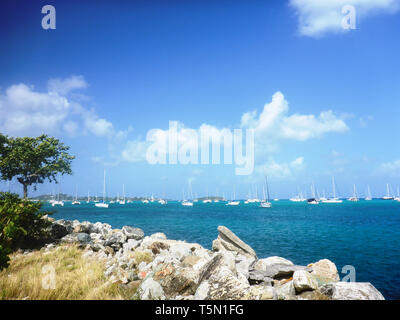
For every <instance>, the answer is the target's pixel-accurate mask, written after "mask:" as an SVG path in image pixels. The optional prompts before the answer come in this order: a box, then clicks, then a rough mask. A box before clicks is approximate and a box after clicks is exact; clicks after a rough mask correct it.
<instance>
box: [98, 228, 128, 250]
mask: <svg viewBox="0 0 400 320" xmlns="http://www.w3.org/2000/svg"><path fill="white" fill-rule="evenodd" d="M126 240H127V238H126V236H125V235H124V234H123V232H121V231H114V232H113V233H112V234H111V235H110V236H109V237H107V238H106V239H105V241H104V243H103V245H104V246H108V247H111V248H113V249H114V250H119V249H120V248H121V247H122V245H123V244H124V243H125V242H126Z"/></svg>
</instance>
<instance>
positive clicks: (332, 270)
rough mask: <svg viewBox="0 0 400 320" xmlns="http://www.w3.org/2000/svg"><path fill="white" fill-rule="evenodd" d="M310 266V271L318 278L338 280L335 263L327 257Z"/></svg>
mask: <svg viewBox="0 0 400 320" xmlns="http://www.w3.org/2000/svg"><path fill="white" fill-rule="evenodd" d="M310 266H311V268H312V272H311V273H312V274H313V275H315V276H317V277H319V278H322V279H326V280H333V281H339V280H340V278H339V273H338V270H337V268H336V265H335V264H334V263H333V262H332V261H330V260H328V259H322V260H319V261H318V262H315V263H312V264H311V265H310Z"/></svg>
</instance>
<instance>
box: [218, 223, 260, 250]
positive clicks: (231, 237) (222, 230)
mask: <svg viewBox="0 0 400 320" xmlns="http://www.w3.org/2000/svg"><path fill="white" fill-rule="evenodd" d="M218 231H219V234H218V238H217V239H216V240H214V241H213V250H214V251H221V250H227V251H233V252H235V253H238V254H242V255H245V256H250V257H256V253H255V251H254V250H253V249H252V248H251V247H250V246H249V245H248V244H246V243H244V242H243V241H242V240H240V239H239V238H238V237H237V236H236V235H235V234H234V233H233V232H232V231H231V230H229V229H228V228H227V227H224V226H219V227H218Z"/></svg>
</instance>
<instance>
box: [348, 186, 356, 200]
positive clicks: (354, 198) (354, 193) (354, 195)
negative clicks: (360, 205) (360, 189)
mask: <svg viewBox="0 0 400 320" xmlns="http://www.w3.org/2000/svg"><path fill="white" fill-rule="evenodd" d="M347 200H348V201H353V202H357V201H358V194H357V189H356V185H354V190H353V196H352V197H350V198H348V199H347Z"/></svg>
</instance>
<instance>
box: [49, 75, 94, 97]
mask: <svg viewBox="0 0 400 320" xmlns="http://www.w3.org/2000/svg"><path fill="white" fill-rule="evenodd" d="M87 86H88V84H87V82H86V80H85V78H84V77H83V76H71V77H69V78H65V79H60V78H55V79H50V80H49V81H48V82H47V88H48V90H49V92H56V93H59V94H61V95H67V94H68V93H69V92H70V91H72V90H76V89H86V88H87Z"/></svg>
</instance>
